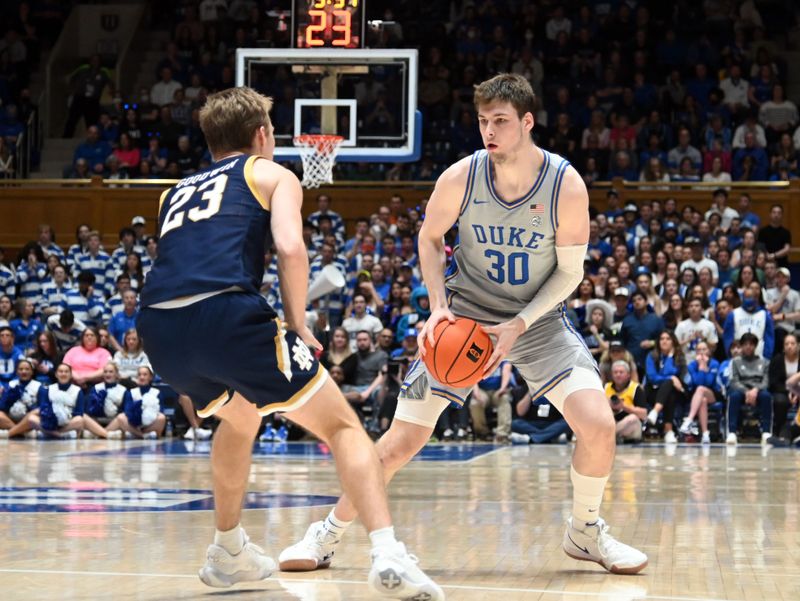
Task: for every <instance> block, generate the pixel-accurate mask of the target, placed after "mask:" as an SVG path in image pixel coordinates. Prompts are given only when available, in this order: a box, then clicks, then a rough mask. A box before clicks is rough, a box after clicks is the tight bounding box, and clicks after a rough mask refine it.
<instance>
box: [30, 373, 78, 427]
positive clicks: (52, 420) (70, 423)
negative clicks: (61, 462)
mask: <svg viewBox="0 0 800 601" xmlns="http://www.w3.org/2000/svg"><path fill="white" fill-rule="evenodd" d="M83 408H84V394H83V391H82V390H81V388H80V386H78V385H77V384H73V383H72V368H71V367H70V366H69V365H67V364H66V363H61V364H60V365H59V366H58V367H57V368H56V382H55V384H50V385H49V386H42V387H40V388H39V413H38V415H37V414H36V413H33V412H31V413H29V414H28V415H26V416H25V418H24V419H23V420H22V421H21V422H20V424H19V425H20V427H23V424H25V426H24V427H25V430H26V431H27V430H31V429H34V428H35V429H37V430H40V431H41V432H43V433H44V434H46V435H48V436H53V437H55V438H77V437H78V433H79V432H80V431H81V430H83Z"/></svg>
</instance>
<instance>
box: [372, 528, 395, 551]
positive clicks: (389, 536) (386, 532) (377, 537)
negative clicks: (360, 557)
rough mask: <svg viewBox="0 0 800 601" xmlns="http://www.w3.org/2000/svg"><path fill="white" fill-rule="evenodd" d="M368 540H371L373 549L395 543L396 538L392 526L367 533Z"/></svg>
mask: <svg viewBox="0 0 800 601" xmlns="http://www.w3.org/2000/svg"><path fill="white" fill-rule="evenodd" d="M369 540H370V541H372V548H373V549H376V548H378V547H391V546H392V545H396V544H397V539H396V538H395V537H394V526H387V527H386V528H380V529H378V530H373V531H372V532H370V533H369Z"/></svg>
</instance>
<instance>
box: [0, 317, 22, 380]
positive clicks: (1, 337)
mask: <svg viewBox="0 0 800 601" xmlns="http://www.w3.org/2000/svg"><path fill="white" fill-rule="evenodd" d="M22 358H23V355H22V351H20V350H19V349H18V348H16V347H15V346H14V330H12V329H11V328H9V327H8V326H3V327H0V392H2V391H4V390H5V389H6V388H7V387H8V383H9V382H10V381H11V380H12V379H13V378H14V376H15V375H16V373H17V363H18V362H19V360H20V359H22Z"/></svg>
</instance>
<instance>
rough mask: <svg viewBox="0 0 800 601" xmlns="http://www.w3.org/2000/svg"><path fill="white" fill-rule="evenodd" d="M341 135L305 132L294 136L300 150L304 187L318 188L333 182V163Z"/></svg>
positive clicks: (295, 143) (341, 139)
mask: <svg viewBox="0 0 800 601" xmlns="http://www.w3.org/2000/svg"><path fill="white" fill-rule="evenodd" d="M343 140H344V138H343V137H342V136H330V135H319V134H317V135H313V134H305V135H302V136H295V138H294V145H295V146H296V147H297V149H298V150H299V151H300V158H301V159H302V161H303V181H302V182H301V184H302V185H303V187H304V188H318V187H319V186H320V185H322V184H332V183H333V165H334V164H335V163H336V153H337V152H338V151H339V144H341V143H342V141H343Z"/></svg>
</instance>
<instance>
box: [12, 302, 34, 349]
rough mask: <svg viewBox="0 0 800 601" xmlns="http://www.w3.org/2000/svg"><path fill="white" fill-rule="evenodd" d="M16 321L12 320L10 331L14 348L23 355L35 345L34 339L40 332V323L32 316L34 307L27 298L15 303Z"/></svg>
mask: <svg viewBox="0 0 800 601" xmlns="http://www.w3.org/2000/svg"><path fill="white" fill-rule="evenodd" d="M15 305H16V306H15V309H16V312H17V316H18V317H17V319H12V320H11V323H10V324H9V325H10V326H11V329H12V330H14V346H16V347H17V348H18V349H19V350H20V351H21V352H23V353H25V352H26V351H27V350H29V349H32V348H33V347H34V346H35V345H36V337H37V336H38V335H39V332H41V331H42V322H41V321H39V319H37V318H36V317H34V316H33V313H34V311H35V307H34V306H33V301H32V300H31V299H29V298H19V299H17V302H16V303H15Z"/></svg>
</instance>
